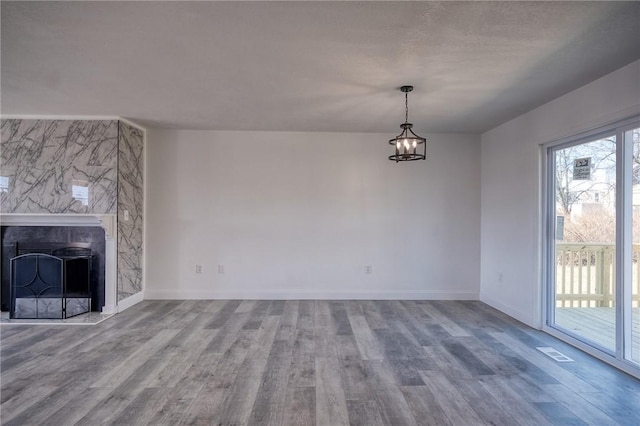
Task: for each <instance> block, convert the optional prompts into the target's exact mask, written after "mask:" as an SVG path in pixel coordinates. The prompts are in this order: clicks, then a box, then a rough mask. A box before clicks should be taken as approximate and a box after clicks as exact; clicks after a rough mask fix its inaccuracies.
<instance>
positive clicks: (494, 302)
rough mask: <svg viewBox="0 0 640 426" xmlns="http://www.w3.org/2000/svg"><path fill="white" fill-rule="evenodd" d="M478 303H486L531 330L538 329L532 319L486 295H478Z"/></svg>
mask: <svg viewBox="0 0 640 426" xmlns="http://www.w3.org/2000/svg"><path fill="white" fill-rule="evenodd" d="M480 301H481V302H483V303H486V304H487V305H489V306H491V307H493V308H496V309H497V310H499V311H501V312H504V313H505V314H507V315H509V316H510V317H512V318H515V319H517V320H518V321H520V322H521V323H523V324H526V325H528V326H529V327H532V328H537V329H539V327H536V326H535V324H534V321H533V318H531V317H528V316H526V315H523V314H522V312H520V311H518V310H516V309H514V308H512V307H510V306H507V305H505V304H504V303H501V302H498V301H497V300H495V299H492V298H491V297H487V295H485V294H482V293H480Z"/></svg>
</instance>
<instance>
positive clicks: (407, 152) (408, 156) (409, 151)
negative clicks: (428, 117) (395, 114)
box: [389, 86, 427, 163]
mask: <svg viewBox="0 0 640 426" xmlns="http://www.w3.org/2000/svg"><path fill="white" fill-rule="evenodd" d="M400 90H401V91H402V92H403V93H404V123H402V124H401V125H400V128H401V129H402V133H400V134H399V135H398V136H396V137H395V138H393V139H390V140H389V145H394V147H395V153H394V154H393V155H390V156H389V160H392V161H395V162H396V163H397V162H398V161H414V160H426V159H427V140H426V139H425V138H422V137H420V136H418V135H416V134H415V133H413V130H411V128H412V127H413V124H411V123H409V99H408V93H409V92H411V91H412V90H413V86H402V87H401V88H400Z"/></svg>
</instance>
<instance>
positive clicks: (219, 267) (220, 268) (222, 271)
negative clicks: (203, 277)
mask: <svg viewBox="0 0 640 426" xmlns="http://www.w3.org/2000/svg"><path fill="white" fill-rule="evenodd" d="M218 273H219V274H224V265H218Z"/></svg>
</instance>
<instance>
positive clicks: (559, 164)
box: [546, 122, 640, 368]
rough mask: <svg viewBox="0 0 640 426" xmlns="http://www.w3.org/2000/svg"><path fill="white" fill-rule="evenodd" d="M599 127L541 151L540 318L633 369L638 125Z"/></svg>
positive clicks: (638, 309)
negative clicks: (543, 271) (543, 312)
mask: <svg viewBox="0 0 640 426" xmlns="http://www.w3.org/2000/svg"><path fill="white" fill-rule="evenodd" d="M603 130H604V131H602V132H598V133H595V132H594V133H593V134H592V135H591V136H585V137H583V138H580V139H576V140H569V141H566V142H564V143H560V144H557V145H553V146H550V147H548V148H547V157H546V158H547V176H546V178H547V186H546V188H547V197H546V200H547V216H546V217H547V224H548V226H547V229H548V232H547V254H548V255H547V256H546V259H547V265H546V267H547V271H548V273H547V281H548V282H547V286H546V289H547V299H546V300H547V318H546V321H547V326H549V327H552V328H553V329H554V330H556V331H559V332H560V333H562V334H566V335H567V336H570V337H572V338H575V339H577V340H578V341H580V342H582V343H584V344H587V345H589V346H590V347H592V348H593V349H595V350H597V351H600V352H602V353H603V354H608V355H609V356H611V357H613V358H614V359H616V360H618V361H622V362H627V363H629V364H630V365H632V366H633V365H636V366H640V306H639V304H640V269H639V266H640V125H639V123H637V122H635V123H634V124H632V125H629V124H626V125H624V126H620V127H611V128H609V129H603ZM634 368H635V367H634Z"/></svg>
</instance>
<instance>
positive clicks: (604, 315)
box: [556, 307, 640, 363]
mask: <svg viewBox="0 0 640 426" xmlns="http://www.w3.org/2000/svg"><path fill="white" fill-rule="evenodd" d="M615 316H616V313H615V308H586V307H583V308H578V307H575V308H560V307H559V308H556V324H558V325H560V326H562V327H564V328H566V329H567V330H570V331H573V332H575V333H576V334H578V335H580V336H583V337H586V338H587V339H589V340H592V341H594V342H596V343H598V344H600V345H601V346H604V347H605V348H609V349H612V350H615V347H616V344H615ZM631 334H632V338H631V342H632V348H631V355H632V356H631V358H632V359H633V360H634V361H635V362H639V363H640V308H633V311H632V328H631Z"/></svg>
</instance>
